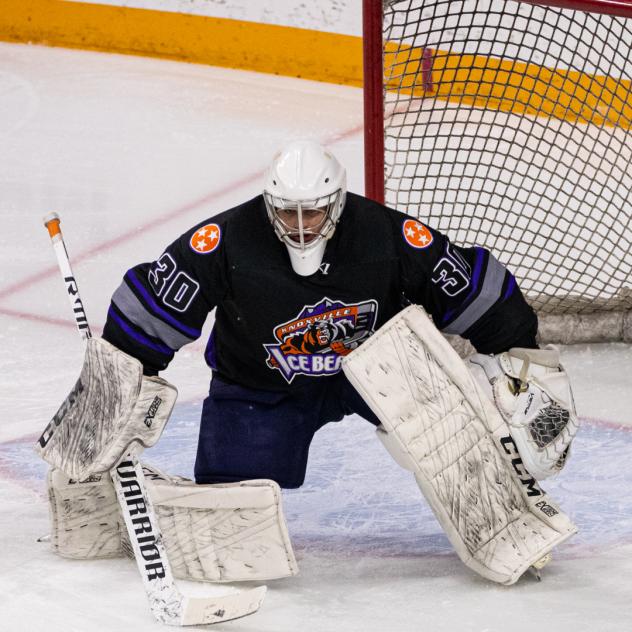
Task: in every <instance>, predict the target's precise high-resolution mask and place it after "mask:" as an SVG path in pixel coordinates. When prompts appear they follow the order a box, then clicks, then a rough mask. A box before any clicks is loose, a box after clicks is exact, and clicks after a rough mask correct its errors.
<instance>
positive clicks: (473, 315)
mask: <svg viewBox="0 0 632 632" xmlns="http://www.w3.org/2000/svg"><path fill="white" fill-rule="evenodd" d="M505 272H506V270H505V268H504V266H503V265H502V264H501V263H500V262H499V261H498V260H497V259H496V258H495V257H494V256H493V255H491V254H490V255H489V259H488V261H487V270H486V271H485V279H484V280H483V287H482V289H481V292H480V294H479V295H478V296H477V297H476V298H475V299H474V300H473V301H472V302H471V303H470V304H469V305H468V306H467V307H466V308H465V310H464V311H463V312H462V313H461V314H460V315H459V317H458V318H457V319H456V320H455V321H453V322H452V323H450V324H449V325H448V326H447V327H446V328H445V329H442V330H441V331H443V333H446V334H462V333H463V332H464V331H467V330H468V329H469V328H470V327H471V326H472V325H473V324H474V323H475V322H476V321H477V320H478V319H479V318H480V317H481V316H482V315H483V314H484V313H485V312H486V311H487V310H488V309H489V308H490V307H492V305H494V303H495V302H496V301H497V300H498V299H499V298H500V297H501V296H502V291H503V282H504V280H505Z"/></svg>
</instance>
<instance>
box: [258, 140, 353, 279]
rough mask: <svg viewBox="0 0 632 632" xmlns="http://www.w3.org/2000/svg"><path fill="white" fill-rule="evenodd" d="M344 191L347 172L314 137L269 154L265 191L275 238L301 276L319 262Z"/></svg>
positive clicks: (342, 199) (336, 220)
mask: <svg viewBox="0 0 632 632" xmlns="http://www.w3.org/2000/svg"><path fill="white" fill-rule="evenodd" d="M346 194H347V175H346V171H345V169H344V167H343V166H342V165H341V164H340V163H339V162H338V161H337V160H336V158H335V157H334V156H333V155H332V154H331V153H330V152H329V151H327V150H326V149H325V148H324V147H322V146H321V145H319V144H318V143H316V142H314V141H310V140H300V141H294V142H292V143H290V144H289V145H287V146H286V147H285V148H284V149H282V150H281V151H280V152H279V153H278V154H277V155H276V156H275V157H274V159H273V161H272V164H271V165H270V168H269V169H268V172H267V174H266V179H265V184H264V191H263V197H264V200H265V204H266V209H267V211H268V217H269V218H270V221H271V222H272V226H273V227H274V231H275V232H276V234H277V236H278V238H279V239H280V240H281V241H282V242H283V243H284V244H285V245H286V246H287V250H288V253H289V255H290V261H291V262H292V268H293V270H294V271H295V272H296V273H297V274H300V275H301V276H308V275H310V274H314V272H316V271H317V270H318V267H319V266H320V264H321V262H322V259H323V255H324V254H325V247H326V245H327V240H328V239H329V238H330V237H331V236H332V235H333V234H334V231H335V230H336V224H337V223H338V220H339V219H340V215H341V213H342V209H343V208H344V205H345V198H346Z"/></svg>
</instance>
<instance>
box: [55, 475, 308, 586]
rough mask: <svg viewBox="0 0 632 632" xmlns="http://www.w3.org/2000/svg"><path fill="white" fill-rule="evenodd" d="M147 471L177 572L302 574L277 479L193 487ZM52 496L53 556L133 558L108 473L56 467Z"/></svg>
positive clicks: (238, 576)
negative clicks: (74, 475)
mask: <svg viewBox="0 0 632 632" xmlns="http://www.w3.org/2000/svg"><path fill="white" fill-rule="evenodd" d="M143 471H144V473H145V477H146V485H147V493H148V495H149V497H150V499H151V501H152V504H153V507H154V511H155V512H156V516H157V518H158V523H159V526H160V530H161V532H162V537H163V544H164V546H165V550H166V552H167V558H168V559H169V563H170V564H171V567H172V572H173V574H174V576H175V577H177V578H179V579H188V580H194V581H209V582H233V581H261V580H268V579H278V578H280V577H287V576H290V575H296V574H297V573H298V565H297V563H296V559H295V557H294V551H293V550H292V544H291V542H290V538H289V535H288V530H287V526H286V523H285V518H284V516H283V509H282V504H281V490H280V488H279V486H278V485H277V484H276V483H275V482H274V481H270V480H252V481H243V482H240V483H228V484H220V485H196V484H195V483H193V482H192V481H190V480H188V479H184V478H181V477H176V476H168V475H166V474H163V473H162V472H160V471H158V470H156V469H155V468H152V467H150V466H148V465H144V466H143ZM48 494H49V501H50V502H49V507H50V515H51V543H52V546H53V550H54V551H55V552H56V553H58V554H59V555H62V556H63V557H69V558H73V559H97V558H104V557H120V556H123V555H128V556H129V557H133V554H131V547H130V543H129V539H128V537H127V531H126V528H125V524H124V523H123V517H122V515H121V512H120V509H119V503H118V501H117V499H116V492H115V489H114V485H113V484H112V480H111V478H110V475H109V473H107V472H104V473H103V474H97V475H93V476H91V477H90V478H89V479H88V480H86V481H83V482H77V481H74V480H73V479H69V478H68V476H66V474H64V473H63V472H62V471H61V470H58V469H53V470H51V471H50V472H49V475H48ZM133 520H136V521H137V522H136V524H135V528H137V529H139V530H140V531H139V533H140V532H142V530H143V529H144V528H146V526H147V525H146V524H145V523H144V522H143V518H141V517H137V518H133Z"/></svg>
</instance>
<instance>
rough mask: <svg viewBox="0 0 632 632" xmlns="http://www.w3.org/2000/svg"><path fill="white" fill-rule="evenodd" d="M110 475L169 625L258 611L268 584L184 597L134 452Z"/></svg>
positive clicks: (59, 239) (56, 245) (48, 221)
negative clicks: (173, 570) (203, 595)
mask: <svg viewBox="0 0 632 632" xmlns="http://www.w3.org/2000/svg"><path fill="white" fill-rule="evenodd" d="M44 225H45V226H46V228H47V229H48V234H49V235H50V238H51V242H52V245H53V249H54V251H55V255H56V256H57V262H58V264H59V269H60V271H61V275H62V277H63V279H64V283H65V285H66V291H67V293H68V298H69V300H70V304H71V308H72V310H73V313H74V315H75V321H76V324H77V328H78V330H79V334H80V335H81V337H82V338H83V339H84V340H88V339H89V338H91V337H92V333H91V331H90V326H89V324H88V319H87V318H86V314H85V310H84V307H83V303H82V301H81V297H80V296H79V289H78V287H77V283H76V281H75V278H74V275H73V273H72V269H71V266H70V259H69V257H68V251H67V250H66V246H65V244H64V239H63V236H62V232H61V228H60V219H59V216H58V215H57V213H51V214H49V215H47V216H46V217H44ZM55 429H56V427H55V426H54V424H49V426H48V427H47V428H46V430H45V431H44V434H43V435H42V439H44V437H45V435H46V437H47V439H46V440H48V438H50V436H51V435H52V434H53V433H54V432H55ZM47 433H48V434H47ZM42 439H40V442H41V441H42ZM110 475H111V477H112V481H113V483H114V487H115V489H116V495H117V498H118V501H119V505H120V507H121V513H122V515H123V518H124V520H125V526H126V528H127V532H128V535H129V539H130V542H131V545H132V550H133V552H134V559H135V560H136V564H137V566H138V570H139V571H140V574H141V577H142V579H143V584H144V586H145V592H146V593H147V598H148V600H149V607H150V609H151V611H152V613H153V615H154V616H155V617H156V619H157V620H158V621H160V622H162V623H166V624H169V625H204V624H211V623H219V622H221V621H230V620H231V619H237V618H239V617H244V616H246V615H249V614H253V613H254V612H256V611H257V610H258V609H259V606H260V605H261V603H262V601H263V598H264V595H265V592H266V587H265V586H260V587H258V588H252V589H250V590H244V591H239V592H236V593H232V594H224V595H217V596H209V597H187V596H186V595H183V594H182V593H181V592H180V591H179V590H178V587H177V586H176V584H175V581H174V579H173V574H172V572H171V567H170V565H169V561H168V559H167V555H166V553H165V548H164V545H163V543H162V536H161V534H160V528H159V526H158V519H157V517H156V514H155V512H154V509H153V506H152V504H151V501H150V498H149V495H148V493H147V489H146V486H145V478H144V475H143V470H142V467H141V465H140V463H139V461H138V459H137V458H136V456H135V455H134V453H133V452H131V451H130V452H128V453H127V454H125V455H124V456H123V457H122V458H121V459H120V460H119V462H118V463H117V464H116V465H115V466H114V467H113V468H112V470H111V472H110ZM132 516H134V517H133V518H132Z"/></svg>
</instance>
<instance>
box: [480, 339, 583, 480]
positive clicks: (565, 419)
mask: <svg viewBox="0 0 632 632" xmlns="http://www.w3.org/2000/svg"><path fill="white" fill-rule="evenodd" d="M469 361H470V370H471V371H472V373H473V374H474V376H475V377H476V379H477V381H478V382H479V384H481V386H482V387H483V390H485V392H486V393H487V394H488V396H489V397H490V398H491V399H492V401H493V402H494V404H495V405H496V408H498V410H499V412H500V414H501V415H502V417H503V419H504V420H505V421H506V422H507V424H508V426H509V430H510V432H511V436H512V438H513V440H514V441H515V443H516V446H517V447H518V450H519V452H520V456H521V457H522V461H523V462H524V465H525V467H526V469H527V471H528V472H529V473H530V474H531V475H532V476H533V477H535V478H536V479H537V480H542V479H545V478H547V477H549V476H551V475H553V474H557V473H558V472H559V471H560V470H561V469H562V468H563V467H564V464H565V463H566V460H567V458H568V455H569V451H570V445H571V442H572V440H573V437H574V436H575V434H576V433H577V430H578V428H579V422H578V419H577V413H576V412H575V403H574V401H573V394H572V391H571V385H570V382H569V379H568V375H567V374H566V372H565V371H564V368H563V367H562V366H561V365H560V355H559V351H558V350H557V349H556V348H554V347H547V348H545V349H519V348H515V349H510V350H509V351H507V352H505V353H501V354H498V355H496V356H491V355H489V356H488V355H482V354H475V355H473V356H471V357H470V358H469Z"/></svg>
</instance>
